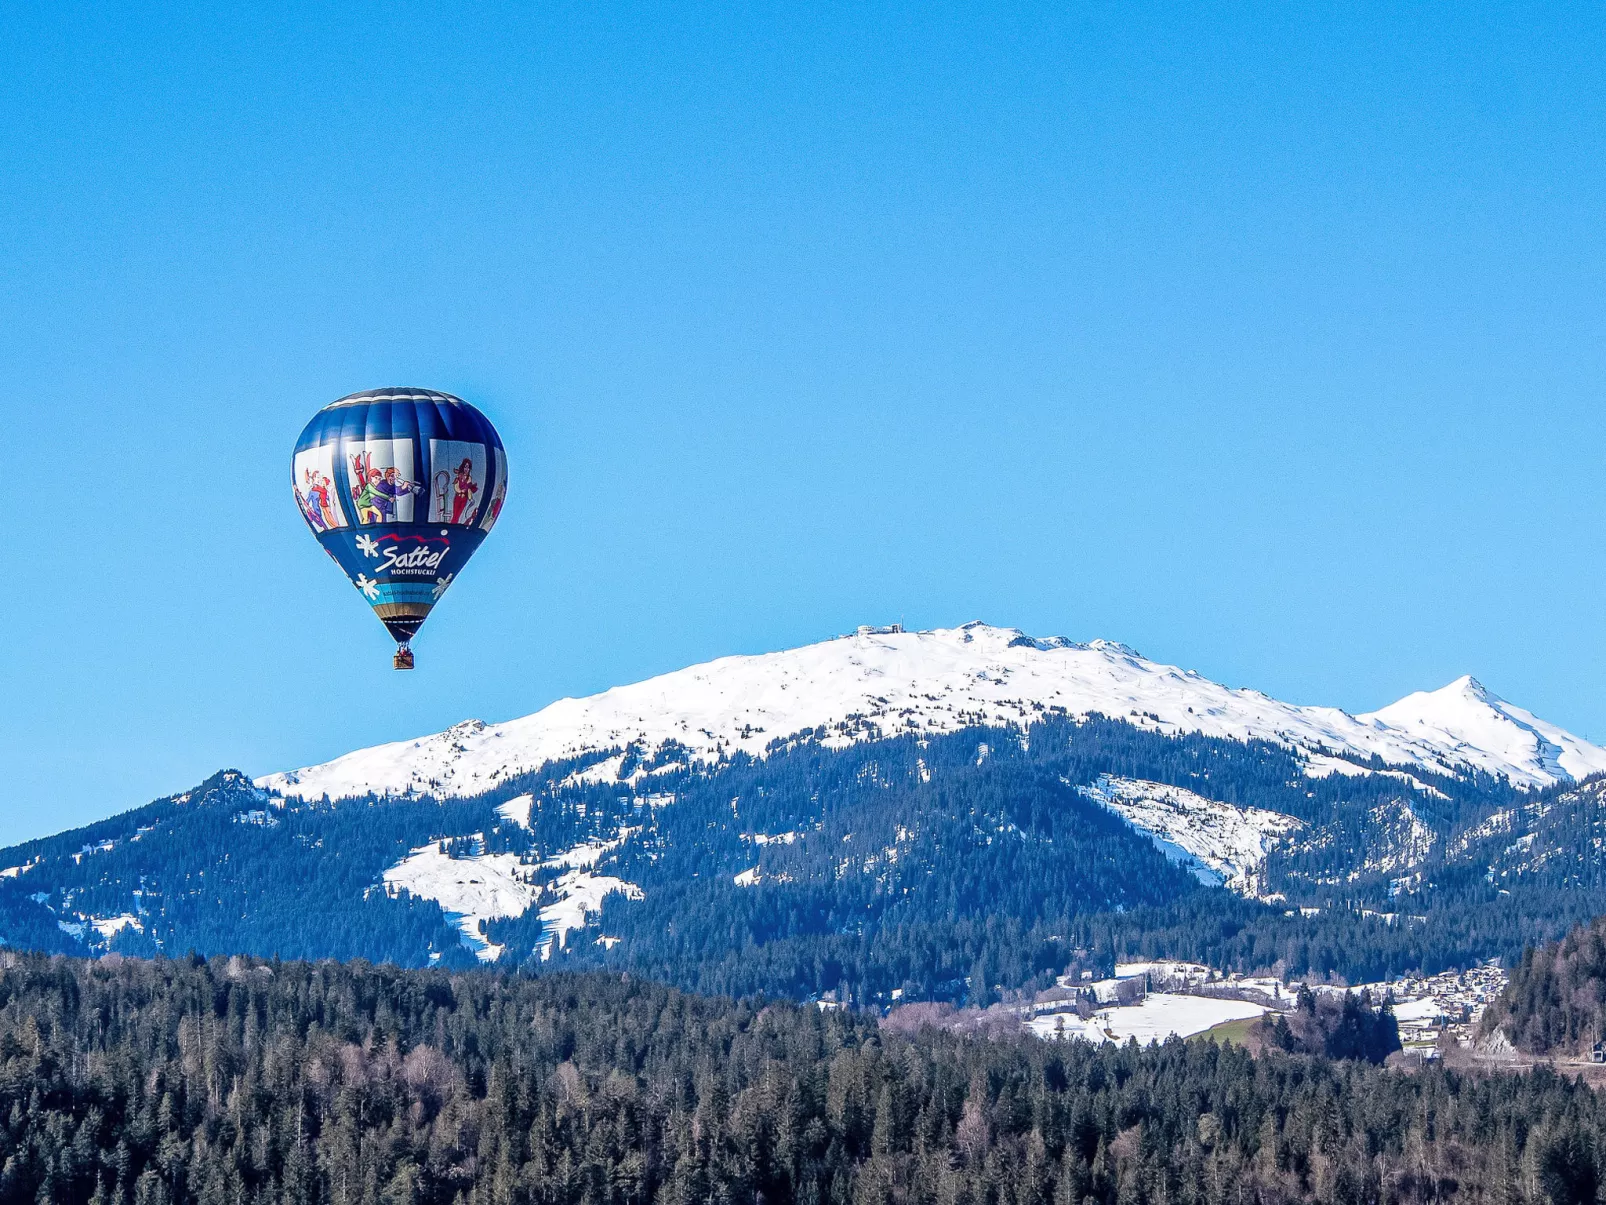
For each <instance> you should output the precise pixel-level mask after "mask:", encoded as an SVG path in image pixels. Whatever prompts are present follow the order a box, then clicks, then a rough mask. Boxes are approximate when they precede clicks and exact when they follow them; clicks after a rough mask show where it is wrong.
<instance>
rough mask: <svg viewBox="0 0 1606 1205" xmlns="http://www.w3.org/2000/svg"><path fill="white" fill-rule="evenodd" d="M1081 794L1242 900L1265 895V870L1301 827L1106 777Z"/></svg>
mask: <svg viewBox="0 0 1606 1205" xmlns="http://www.w3.org/2000/svg"><path fill="white" fill-rule="evenodd" d="M1076 789H1077V791H1078V793H1080V794H1081V795H1083V796H1085V797H1087V798H1088V799H1091V800H1093V801H1094V802H1095V803H1099V804H1102V805H1103V806H1104V807H1107V808H1109V809H1110V811H1112V812H1114V813H1116V814H1117V815H1118V816H1120V817H1121V818H1122V819H1123V820H1125V821H1126V822H1127V823H1128V824H1130V825H1131V826H1132V827H1133V828H1136V829H1138V830H1140V831H1142V832H1144V833H1147V834H1148V835H1149V837H1150V838H1151V839H1152V840H1153V841H1154V843H1155V844H1156V845H1157V846H1159V848H1160V850H1161V852H1163V853H1164V854H1166V856H1167V857H1168V858H1170V859H1171V860H1172V861H1174V862H1178V863H1180V864H1182V865H1185V866H1187V867H1188V868H1189V869H1190V870H1192V871H1193V872H1194V874H1195V875H1197V876H1198V877H1199V878H1200V879H1202V880H1204V881H1205V882H1207V883H1224V884H1225V885H1226V886H1227V887H1229V888H1231V889H1232V890H1233V891H1236V892H1237V893H1238V894H1240V895H1246V896H1253V895H1255V894H1256V893H1257V892H1258V891H1259V890H1260V874H1259V871H1260V868H1261V866H1262V865H1264V863H1265V861H1266V854H1267V853H1268V852H1270V850H1271V848H1272V846H1273V845H1275V844H1276V843H1277V842H1278V841H1279V840H1281V839H1282V838H1283V837H1285V836H1287V835H1288V834H1289V833H1291V832H1293V831H1294V830H1296V829H1298V828H1300V827H1302V826H1301V823H1300V821H1298V820H1296V819H1295V818H1294V817H1292V816H1285V815H1283V814H1282V813H1281V812H1272V811H1268V810H1266V809H1265V808H1240V807H1234V806H1233V805H1232V804H1230V803H1222V802H1220V801H1219V800H1215V799H1206V798H1205V797H1204V796H1203V795H1197V794H1195V793H1194V792H1192V791H1189V790H1185V789H1184V788H1182V787H1173V786H1167V785H1165V784H1164V783H1158V782H1146V781H1144V780H1142V779H1137V778H1120V777H1117V776H1115V775H1111V774H1102V775H1100V776H1099V779H1098V781H1097V782H1095V783H1094V784H1092V785H1091V786H1080V787H1077V788H1076Z"/></svg>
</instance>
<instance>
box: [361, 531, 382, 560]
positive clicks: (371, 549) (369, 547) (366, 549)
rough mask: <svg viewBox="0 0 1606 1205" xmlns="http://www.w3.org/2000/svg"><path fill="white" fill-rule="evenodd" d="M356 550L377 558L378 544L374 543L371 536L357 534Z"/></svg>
mask: <svg viewBox="0 0 1606 1205" xmlns="http://www.w3.org/2000/svg"><path fill="white" fill-rule="evenodd" d="M357 551H358V552H360V553H362V554H363V556H371V557H373V558H374V559H375V560H378V559H379V545H378V544H376V543H374V537H373V536H358V537H357Z"/></svg>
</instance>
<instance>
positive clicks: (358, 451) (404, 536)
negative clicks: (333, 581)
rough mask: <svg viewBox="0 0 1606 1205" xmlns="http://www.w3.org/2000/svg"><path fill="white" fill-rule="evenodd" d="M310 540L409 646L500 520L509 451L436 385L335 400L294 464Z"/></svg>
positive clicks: (404, 650)
mask: <svg viewBox="0 0 1606 1205" xmlns="http://www.w3.org/2000/svg"><path fill="white" fill-rule="evenodd" d="M290 479H291V482H292V484H293V486H294V488H295V495H296V505H297V506H298V507H300V509H301V515H302V518H304V519H305V520H306V521H307V526H308V527H310V528H312V534H313V535H314V536H316V537H317V539H318V543H320V544H322V545H323V549H324V551H325V552H327V553H328V554H329V555H330V557H331V558H333V560H334V562H335V564H337V565H339V566H340V568H341V569H342V570H343V571H344V572H345V574H346V576H347V577H348V578H350V579H351V583H352V585H353V586H355V587H356V588H357V590H358V592H359V593H361V595H362V596H363V598H364V599H365V600H366V601H367V602H368V603H369V604H370V605H371V606H372V607H373V609H374V614H376V615H378V616H379V618H380V621H381V622H382V623H383V624H384V625H385V627H386V628H387V629H389V631H390V634H391V635H392V636H393V637H395V640H396V646H397V647H396V656H395V659H394V661H393V662H392V664H393V665H394V666H395V668H397V669H412V668H413V651H412V648H411V646H410V642H411V640H412V638H413V636H414V635H416V634H417V632H418V629H419V627H420V626H421V625H422V624H423V622H424V620H425V619H426V618H427V617H428V615H429V613H430V611H431V610H432V609H433V608H434V606H435V604H436V603H438V602H439V601H440V599H441V595H443V594H445V593H446V590H447V588H448V587H449V586H451V584H452V583H453V582H454V581H456V580H457V575H458V574H460V573H461V572H462V571H463V566H464V565H466V564H468V559H469V557H471V556H473V555H474V552H475V550H476V549H478V548H479V546H480V543H481V542H482V541H483V540H484V539H485V536H486V534H487V533H488V532H489V531H490V530H491V528H492V527H494V526H495V525H496V520H497V519H498V518H499V517H500V516H501V514H502V500H503V498H505V497H506V495H507V453H506V451H504V450H503V448H502V439H501V437H500V436H499V435H497V433H496V428H495V427H493V426H491V423H490V420H489V419H487V418H486V417H485V416H484V415H483V414H481V413H480V412H479V411H478V410H476V409H475V408H474V407H473V406H470V405H469V404H468V403H467V402H465V401H463V400H462V399H461V398H456V397H453V396H452V395H451V394H449V393H435V392H433V391H431V390H428V389H371V390H369V391H367V392H366V393H353V394H351V395H350V396H349V397H343V398H341V399H340V400H339V401H337V402H330V403H329V405H327V406H325V407H324V408H323V409H322V410H320V411H318V413H317V414H315V415H313V416H312V421H311V422H309V423H308V424H307V426H306V429H305V430H303V431H302V432H301V438H300V439H298V440H297V441H296V450H295V454H294V456H292V457H291V461H290Z"/></svg>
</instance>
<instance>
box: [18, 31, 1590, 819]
mask: <svg viewBox="0 0 1606 1205" xmlns="http://www.w3.org/2000/svg"><path fill="white" fill-rule="evenodd" d="M242 7H244V6H238V5H227V6H224V5H219V6H216V7H215V8H211V9H209V8H203V7H194V8H188V9H164V10H163V11H162V12H160V13H157V12H155V11H150V12H144V11H134V10H133V9H124V10H123V11H122V12H121V13H113V12H112V11H111V9H110V6H102V5H83V6H78V7H69V6H66V5H58V4H48V5H37V6H28V5H21V4H11V5H7V6H6V8H5V11H4V13H3V14H0V35H3V36H0V363H3V365H4V370H5V377H6V388H5V393H4V395H3V398H0V421H3V427H0V430H3V433H4V445H3V446H4V448H5V450H6V453H7V457H8V461H9V465H10V470H9V471H10V482H11V484H10V488H9V490H8V491H7V496H8V497H9V498H10V499H11V507H12V513H13V515H14V516H15V518H14V520H13V523H12V525H11V528H10V532H9V534H8V536H7V545H8V555H7V557H6V559H5V564H6V566H7V573H6V588H5V593H4V598H3V601H0V608H3V613H0V619H3V625H0V675H3V677H0V682H3V687H4V689H3V690H0V764H3V767H4V777H3V780H0V839H3V840H10V839H19V838H22V837H25V836H29V835H34V834H38V833H43V832H47V831H54V830H56V829H59V828H62V827H64V826H66V825H68V824H71V823H76V822H81V821H86V820H89V819H91V818H94V817H98V816H101V815H105V814H109V813H111V812H114V811H118V810H121V809H123V808H126V807H129V806H132V805H135V804H138V803H141V802H144V801H146V800H148V799H150V798H151V797H153V796H156V795H160V794H166V793H168V792H171V791H175V790H180V789H183V788H185V787H186V786H188V785H191V784H193V783H194V782H196V781H197V780H199V779H200V778H202V777H203V776H205V775H206V774H208V773H210V772H212V771H214V770H216V769H217V768H219V767H221V766H238V767H240V768H242V769H245V770H247V771H249V772H251V773H253V774H260V773H265V772H268V771H272V770H280V769H285V768H288V767H292V766H296V765H303V764H307V763H310V762H314V761H319V760H323V759H326V758H329V757H331V756H334V755H337V754H339V753H342V752H345V751H347V750H350V749H353V748H357V747H360V746H362V745H365V744H370V743H374V742H378V741H382V740H389V739H397V738H401V737H405V736H412V735H417V734H420V733H423V732H429V731H434V730H436V729H439V728H442V727H444V726H446V725H448V724H450V723H453V722H455V721H457V720H460V719H463V718H466V717H469V716H478V717H482V718H485V719H502V718H507V717H510V716H514V715H520V714H524V713H527V712H529V711H533V710H535V709H536V708H538V707H540V706H542V705H544V704H546V703H548V702H550V701H551V700H552V699H554V698H557V697H560V696H562V695H565V694H584V693H590V692H592V691H596V690H600V689H603V688H605V687H607V686H610V685H613V684H617V683H620V682H625V681H631V680H635V679H639V678H642V677H645V676H647V675H650V674H653V673H657V672H661V671H664V670H669V669H673V668H676V667H678V666H681V665H684V664H688V663H691V662H694V661H698V660H702V659H706V658H709V657H712V656H716V655H720V654H724V653H730V652H742V651H746V652H758V651H764V650H768V649H773V648H777V647H783V646H789V645H796V644H801V643H806V642H809V641H812V640H815V639H818V638H821V637H824V636H827V635H831V634H833V633H837V632H841V631H845V630H847V629H849V628H851V627H852V626H853V625H855V624H858V623H861V622H885V621H889V620H894V619H897V618H899V617H900V616H901V617H903V618H904V619H905V620H906V622H907V623H909V624H910V625H911V626H915V625H918V626H937V625H949V624H953V623H958V622H962V621H964V620H967V619H972V618H985V619H988V620H990V621H992V622H995V623H1002V624H1011V625H1016V626H1020V627H1024V628H1026V629H1028V630H1030V631H1034V632H1038V633H1059V634H1066V635H1070V636H1073V637H1078V638H1091V637H1095V636H1104V637H1109V638H1114V639H1120V640H1124V641H1126V642H1128V643H1130V644H1132V645H1134V646H1136V647H1137V648H1139V649H1140V650H1142V651H1143V652H1145V653H1146V654H1148V655H1149V656H1152V657H1156V658H1160V659H1164V660H1169V661H1174V662H1178V663H1181V664H1183V665H1185V666H1189V667H1192V668H1196V669H1198V670H1200V671H1201V672H1203V673H1205V674H1208V675H1210V676H1212V677H1215V678H1217V679H1220V680H1223V681H1226V682H1228V683H1230V684H1233V685H1253V686H1256V687H1259V688H1261V689H1264V690H1266V691H1269V692H1271V693H1273V694H1276V695H1279V696H1281V697H1284V698H1289V699H1292V700H1295V701H1298V702H1310V703H1331V704H1336V705H1339V706H1343V707H1346V708H1349V709H1351V710H1365V709H1368V708H1371V707H1375V706H1378V705H1380V704H1383V703H1386V702H1388V701H1390V700H1392V699H1394V698H1396V697H1397V696H1399V695H1401V694H1403V693H1405V692H1407V691H1409V690H1413V689H1418V688H1423V687H1436V686H1440V685H1442V684H1443V683H1445V682H1446V681H1448V680H1450V679H1451V678H1453V677H1455V676H1456V675H1458V674H1461V673H1465V672H1471V673H1474V674H1476V675H1478V676H1479V677H1480V678H1482V679H1483V680H1484V681H1485V682H1486V683H1487V684H1488V685H1489V686H1490V687H1491V688H1493V689H1494V690H1496V691H1498V692H1500V693H1502V694H1504V695H1506V696H1507V697H1509V698H1511V699H1513V700H1515V701H1517V702H1519V703H1522V704H1523V705H1525V706H1528V707H1530V708H1532V709H1533V710H1535V711H1537V712H1538V713H1540V714H1541V715H1544V716H1546V717H1547V718H1551V719H1554V720H1555V721H1557V722H1559V723H1562V724H1564V725H1566V726H1568V727H1570V728H1572V729H1574V730H1576V731H1579V732H1581V733H1589V734H1592V735H1593V736H1595V737H1596V738H1597V739H1600V738H1606V689H1603V676H1602V664H1603V658H1606V608H1603V607H1602V594H1603V589H1602V587H1603V575H1602V570H1601V565H1602V553H1603V551H1606V549H1603V540H1602V535H1603V520H1606V514H1603V504H1602V489H1601V481H1602V473H1603V456H1602V451H1601V449H1602V444H1603V436H1606V407H1603V405H1602V400H1603V399H1602V394H1603V384H1606V378H1603V374H1602V367H1603V364H1602V361H1603V353H1606V339H1603V335H1606V290H1603V288H1602V282H1603V281H1606V254H1603V252H1606V220H1603V219H1606V137H1603V135H1606V87H1603V85H1606V67H1603V64H1606V37H1603V33H1606V10H1603V9H1602V8H1601V7H1600V6H1598V5H1580V6H1577V7H1575V8H1567V7H1564V6H1546V7H1545V8H1543V9H1542V10H1539V9H1534V8H1532V7H1527V6H1522V7H1519V6H1513V7H1512V8H1510V9H1506V10H1501V9H1470V8H1467V7H1465V6H1445V7H1444V8H1443V9H1441V10H1439V11H1438V12H1436V13H1435V12H1430V11H1428V10H1427V9H1426V7H1425V6H1407V7H1408V8H1409V10H1410V12H1409V13H1408V14H1405V15H1402V14H1401V12H1399V11H1398V6H1391V8H1390V9H1383V8H1369V7H1365V6H1353V5H1331V6H1326V7H1323V8H1320V9H1317V8H1316V6H1305V5H1300V6H1286V5H1283V6H1266V8H1265V9H1263V10H1262V11H1259V12H1254V11H1252V10H1250V9H1249V8H1246V7H1234V8H1230V9H1227V8H1222V9H1195V10H1190V11H1189V12H1186V13H1183V12H1178V11H1171V10H1172V9H1173V8H1174V6H1158V7H1159V8H1161V9H1164V10H1166V11H1165V12H1163V13H1151V14H1149V15H1141V14H1135V13H1134V12H1133V11H1132V8H1133V6H1130V5H1111V6H1108V7H1082V8H1073V6H1069V5H1045V6H1043V7H1041V8H1028V7H1024V6H1010V7H1000V8H992V9H988V8H984V7H982V6H969V7H963V8H960V7H955V8H948V9H939V8H937V7H935V6H931V7H921V8H915V7H909V8H901V7H900V8H889V7H879V6H860V5H854V6H843V7H827V8H820V7H818V6H810V5H788V6H780V5H777V6H773V7H770V6H758V5H753V6H742V7H740V8H738V7H737V6H729V5H709V6H706V7H696V6H694V5H691V4H686V3H680V4H672V5H664V6H661V7H610V6H598V5H557V6H547V7H545V8H543V9H542V10H541V11H540V12H539V13H532V12H531V11H529V6H509V7H507V8H506V9H500V8H498V7H496V6H493V5H481V6H458V5H439V6H428V7H426V6H398V5H383V6H375V7H374V8H371V9H361V8H358V7H356V6H352V5H346V6H338V7H339V11H338V12H337V11H334V10H335V9H336V7H337V6H319V7H317V8H310V7H309V8H308V9H306V10H305V11H301V12H290V13H288V14H287V15H276V16H261V15H249V14H241V13H240V12H238V11H236V10H237V9H239V8H242ZM275 7H278V6H275ZM733 9H736V11H732V10H733ZM380 385H421V386H426V387H431V388H437V389H444V390H448V391H451V392H454V393H458V394H460V395H462V396H464V397H466V398H468V399H470V400H471V401H473V402H475V403H476V404H477V405H479V406H480V407H482V408H483V409H484V410H485V411H486V412H487V413H488V414H489V415H490V416H491V417H492V418H493V420H494V421H495V422H496V423H497V425H498V427H499V428H500V429H501V431H502V433H503V436H504V438H505V440H506V442H507V445H508V447H509V449H510V455H511V461H512V484H511V489H510V494H509V502H508V508H507V511H506V512H505V514H504V517H503V519H502V522H501V524H500V526H498V528H497V530H496V532H495V534H494V536H493V538H492V539H491V540H490V541H489V542H488V543H487V545H486V546H485V548H484V550H483V551H482V552H481V553H480V555H479V557H478V558H477V559H476V561H475V563H474V564H473V566H472V567H471V571H470V573H469V574H468V575H467V576H466V577H465V578H464V579H463V580H462V581H461V582H460V583H459V584H458V585H457V586H456V587H455V588H454V589H453V591H452V593H451V594H450V595H449V596H448V598H447V599H446V601H445V602H444V603H443V604H442V606H441V608H440V609H439V610H438V611H437V612H436V613H435V615H434V617H433V618H432V619H431V621H430V624H429V625H428V626H427V627H426V629H425V631H424V634H423V636H422V637H421V638H420V640H419V641H418V643H417V649H418V656H419V669H418V670H417V671H416V672H415V673H414V674H412V675H411V676H406V675H400V674H395V673H393V672H392V671H391V670H390V669H389V650H390V641H389V638H388V637H387V636H386V635H385V633H384V631H383V629H382V628H381V627H380V625H379V623H378V622H377V621H376V620H375V619H374V618H373V616H372V615H371V614H370V613H369V612H368V611H367V609H366V607H364V606H363V605H361V601H360V600H359V599H358V598H357V597H356V596H355V592H354V591H353V590H352V589H351V587H350V586H349V585H347V584H346V583H345V581H344V580H343V579H342V578H341V577H340V575H339V574H338V572H337V571H336V570H335V569H334V567H333V566H331V565H330V564H329V562H328V561H327V559H326V558H325V557H324V555H323V554H322V553H321V552H320V551H319V550H318V548H317V546H316V545H315V543H314V541H313V540H312V539H311V537H310V536H309V535H308V533H307V531H306V529H305V528H304V526H303V525H302V522H301V520H300V519H299V517H298V516H297V514H296V511H295V507H294V504H293V501H292V499H291V496H290V491H289V487H288V484H287V472H288V470H287V461H288V455H289V451H290V446H291V444H292V442H293V441H294V439H295V437H296V435H297V433H298V432H299V431H300V429H301V427H302V425H303V423H304V422H305V421H306V419H307V418H308V417H309V416H310V415H311V414H312V413H313V411H315V410H316V409H317V408H318V407H320V406H321V405H323V404H324V403H326V402H328V401H330V400H332V399H333V398H335V397H337V396H340V395H342V394H345V393H348V392H351V391H354V390H357V389H363V388H368V387H373V386H380Z"/></svg>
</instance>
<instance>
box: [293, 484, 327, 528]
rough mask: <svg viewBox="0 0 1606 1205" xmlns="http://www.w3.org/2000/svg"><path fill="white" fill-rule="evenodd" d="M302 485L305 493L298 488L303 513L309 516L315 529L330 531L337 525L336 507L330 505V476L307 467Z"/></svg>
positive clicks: (308, 520)
mask: <svg viewBox="0 0 1606 1205" xmlns="http://www.w3.org/2000/svg"><path fill="white" fill-rule="evenodd" d="M302 485H303V486H304V487H305V490H306V492H305V493H303V492H302V491H301V490H300V489H298V490H296V501H297V502H299V503H300V504H301V513H302V514H304V515H305V516H306V517H307V522H308V523H310V524H312V529H313V530H314V531H328V530H329V529H330V528H331V527H333V526H335V514H334V509H333V508H332V507H331V506H330V505H329V478H327V477H324V476H322V475H321V474H319V473H316V472H314V471H313V470H312V469H307V470H306V471H305V472H304V473H303V474H302Z"/></svg>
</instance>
